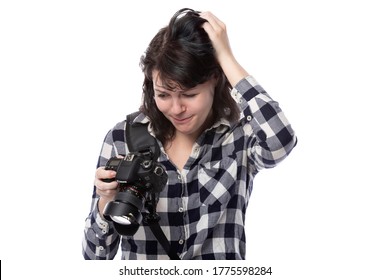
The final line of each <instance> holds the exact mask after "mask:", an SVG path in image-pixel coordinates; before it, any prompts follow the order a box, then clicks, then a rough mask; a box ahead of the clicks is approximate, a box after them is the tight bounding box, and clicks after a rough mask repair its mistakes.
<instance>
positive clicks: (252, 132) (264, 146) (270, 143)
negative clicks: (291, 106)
mask: <svg viewBox="0 0 390 280" xmlns="http://www.w3.org/2000/svg"><path fill="white" fill-rule="evenodd" d="M232 96H233V98H234V99H235V100H236V102H237V104H238V105H239V107H240V108H241V112H242V115H241V123H243V129H244V134H245V135H246V136H247V141H248V143H247V147H248V158H249V160H250V161H251V162H250V163H252V165H253V166H254V168H255V170H257V171H259V170H260V169H263V168H272V167H274V166H276V165H277V164H278V163H279V162H281V161H282V160H283V159H285V158H286V157H287V155H288V154H289V153H290V152H291V151H292V149H293V148H294V147H295V145H296V143H297V138H296V135H295V132H294V130H293V129H292V127H291V125H290V123H289V121H288V120H287V118H286V117H285V115H284V113H283V111H282V110H281V108H280V107H279V104H278V102H276V101H274V100H273V99H272V98H271V97H270V96H269V95H268V93H267V92H266V91H265V90H264V89H263V88H262V87H261V86H260V85H259V83H258V82H257V81H256V80H255V79H254V78H253V77H252V76H248V77H246V78H244V79H243V80H241V81H240V82H239V83H238V84H237V85H236V86H235V87H234V88H233V90H232Z"/></svg>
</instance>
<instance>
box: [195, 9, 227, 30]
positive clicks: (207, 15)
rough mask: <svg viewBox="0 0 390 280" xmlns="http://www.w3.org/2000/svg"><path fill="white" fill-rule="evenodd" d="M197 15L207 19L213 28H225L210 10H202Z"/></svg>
mask: <svg viewBox="0 0 390 280" xmlns="http://www.w3.org/2000/svg"><path fill="white" fill-rule="evenodd" d="M199 15H200V17H201V18H204V19H205V20H207V21H208V22H209V23H210V25H211V27H213V28H214V29H225V24H224V23H223V22H222V21H221V20H220V19H218V18H217V17H216V16H215V15H214V14H212V13H211V12H202V13H200V14H199Z"/></svg>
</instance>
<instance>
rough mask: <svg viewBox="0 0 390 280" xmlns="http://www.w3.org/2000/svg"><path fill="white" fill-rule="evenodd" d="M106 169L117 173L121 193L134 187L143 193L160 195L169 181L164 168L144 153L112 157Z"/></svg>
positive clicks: (116, 178) (116, 177)
mask: <svg viewBox="0 0 390 280" xmlns="http://www.w3.org/2000/svg"><path fill="white" fill-rule="evenodd" d="M105 169H106V170H114V171H116V176H115V180H116V181H117V182H118V183H119V186H120V189H119V190H120V191H126V189H127V188H128V187H132V188H133V189H135V191H138V192H141V193H142V192H152V193H159V192H161V191H162V190H163V188H164V187H165V184H166V183H167V179H168V176H167V174H166V172H165V168H164V166H163V165H161V164H160V163H158V162H156V161H154V160H152V159H151V157H149V156H148V155H145V154H143V153H128V154H127V155H126V156H125V157H124V158H117V157H112V158H110V159H109V160H108V162H107V164H106V167H105Z"/></svg>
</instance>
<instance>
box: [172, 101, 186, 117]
mask: <svg viewBox="0 0 390 280" xmlns="http://www.w3.org/2000/svg"><path fill="white" fill-rule="evenodd" d="M171 111H172V113H174V114H175V115H179V114H181V113H183V112H185V111H186V106H185V105H184V103H183V101H182V100H181V98H180V97H177V98H174V99H173V103H172V108H171Z"/></svg>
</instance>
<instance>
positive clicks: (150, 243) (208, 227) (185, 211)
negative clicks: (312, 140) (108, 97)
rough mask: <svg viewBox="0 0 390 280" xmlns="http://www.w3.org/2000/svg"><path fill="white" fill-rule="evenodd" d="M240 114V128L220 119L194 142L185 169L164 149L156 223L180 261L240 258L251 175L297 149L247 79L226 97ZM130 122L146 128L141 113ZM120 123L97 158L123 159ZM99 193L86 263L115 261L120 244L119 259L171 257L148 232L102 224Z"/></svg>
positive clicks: (274, 107) (279, 116) (274, 109)
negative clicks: (125, 232)
mask: <svg viewBox="0 0 390 280" xmlns="http://www.w3.org/2000/svg"><path fill="white" fill-rule="evenodd" d="M231 94H232V96H233V98H234V99H235V100H236V101H237V104H238V105H239V107H240V108H241V112H242V113H241V118H240V120H239V122H238V123H229V122H228V121H226V120H224V119H221V120H220V121H218V122H217V123H215V124H214V125H213V126H212V127H211V128H210V129H208V130H207V131H205V132H204V133H203V134H202V135H201V136H200V137H199V139H198V140H197V142H196V143H195V144H194V146H193V149H192V153H191V155H190V158H189V159H188V161H187V163H186V164H185V166H184V168H183V170H182V171H180V170H178V169H177V168H176V167H175V166H174V165H173V164H172V163H171V162H170V161H169V159H168V157H167V155H166V153H165V152H164V149H163V147H162V145H161V143H160V142H159V144H160V147H161V155H160V158H159V161H160V162H161V163H162V164H163V165H164V166H165V167H166V170H167V173H168V183H167V186H166V187H165V188H164V189H163V191H162V192H161V193H160V196H159V197H160V199H159V202H158V204H157V212H158V213H159V215H160V217H161V220H160V225H161V228H162V230H163V232H164V233H165V235H166V236H167V238H168V240H169V241H170V242H171V246H172V247H173V248H175V249H176V250H177V253H178V255H179V256H180V258H181V259H245V245H246V243H245V229H244V220H245V212H246V208H247V205H248V201H249V197H250V194H251V191H252V187H253V179H254V176H255V175H256V174H257V173H258V171H259V170H261V169H263V168H271V167H274V166H275V165H276V164H278V163H279V162H280V161H282V160H283V159H284V158H286V156H287V155H288V154H289V153H290V151H291V150H292V149H293V148H294V146H295V145H296V137H295V134H294V131H293V130H292V128H291V125H290V123H289V122H288V120H287V119H286V118H285V116H284V114H283V112H282V111H281V109H280V108H279V106H278V103H277V102H275V101H274V100H272V99H271V98H270V96H269V95H268V94H267V93H266V92H265V91H264V89H263V88H262V87H261V86H260V85H259V84H258V83H257V82H256V81H255V80H254V79H253V78H252V77H251V76H249V77H247V78H245V79H243V80H241V81H240V82H239V83H238V84H237V85H236V86H235V88H234V89H233V90H232V92H231ZM135 122H142V123H148V122H149V120H148V119H147V118H146V117H145V116H144V115H143V114H140V115H139V116H138V117H137V118H136V119H135ZM124 128H125V121H123V122H120V123H118V124H117V125H116V126H115V127H114V128H113V129H112V130H110V131H109V133H108V134H107V136H106V138H105V140H104V143H103V147H102V150H101V154H100V158H99V164H98V165H99V166H104V165H105V164H106V162H107V161H108V159H109V158H111V157H113V156H117V155H119V154H122V155H123V154H126V153H127V152H128V151H127V147H126V144H125V142H124ZM98 199H99V197H98V195H97V194H96V187H94V190H93V196H92V207H91V212H90V214H89V216H88V217H87V219H86V226H85V231H84V233H85V234H84V239H83V255H84V258H85V259H113V258H114V257H115V255H116V253H117V251H118V248H119V245H121V250H122V259H169V257H168V256H167V254H166V253H165V251H164V250H163V248H162V246H161V245H160V244H159V243H158V241H157V240H156V238H155V237H154V235H153V233H152V232H151V230H150V228H149V227H148V226H144V225H143V224H141V226H140V228H139V229H138V231H137V232H136V233H135V235H134V236H131V237H124V236H120V235H118V233H117V232H116V231H115V230H114V228H113V224H112V222H109V221H106V220H104V219H103V218H101V216H100V214H99V212H98V207H97V202H98Z"/></svg>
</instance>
